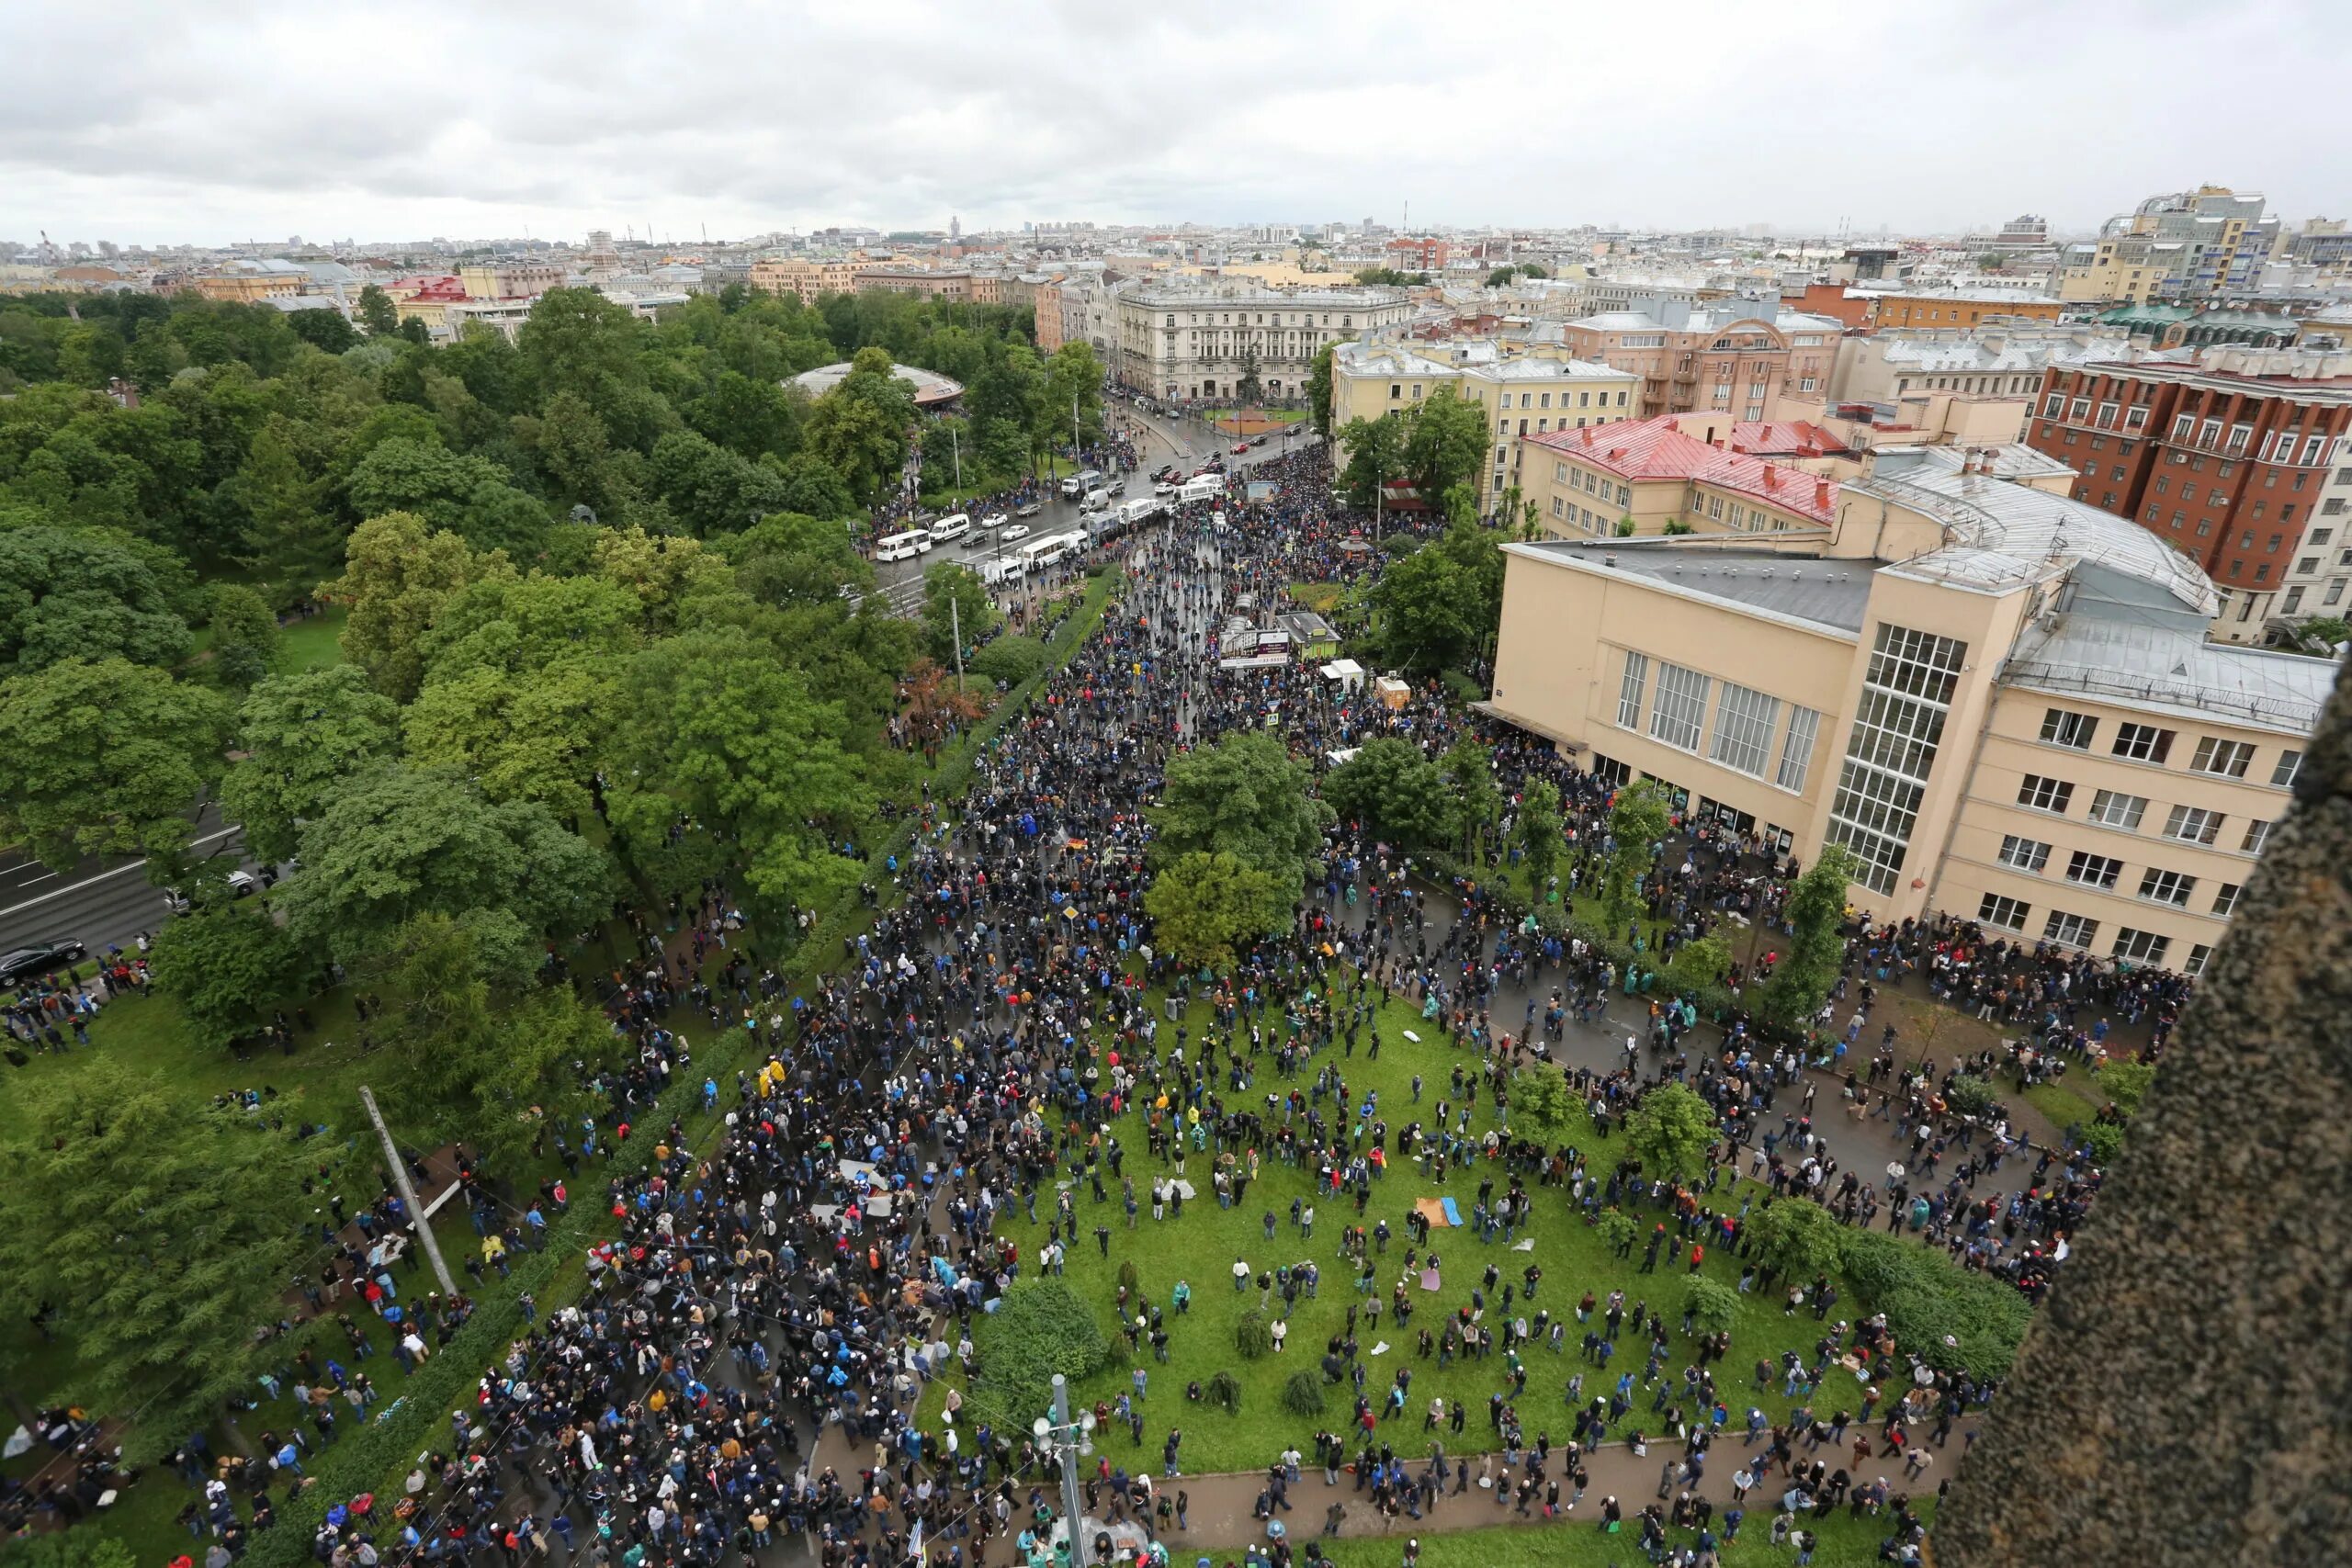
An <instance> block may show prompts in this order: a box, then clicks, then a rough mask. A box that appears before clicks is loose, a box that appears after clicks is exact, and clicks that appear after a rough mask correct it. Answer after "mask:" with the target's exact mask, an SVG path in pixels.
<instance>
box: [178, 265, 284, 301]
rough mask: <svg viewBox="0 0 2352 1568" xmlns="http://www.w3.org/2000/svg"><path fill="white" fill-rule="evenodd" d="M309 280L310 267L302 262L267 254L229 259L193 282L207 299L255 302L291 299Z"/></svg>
mask: <svg viewBox="0 0 2352 1568" xmlns="http://www.w3.org/2000/svg"><path fill="white" fill-rule="evenodd" d="M310 281H311V274H310V271H309V269H307V268H305V267H303V266H302V265H300V264H298V263H295V262H290V261H280V260H278V259H277V258H276V257H273V256H264V257H261V258H258V259H253V260H238V261H232V262H229V263H227V264H225V265H222V266H221V267H220V270H219V271H217V272H209V273H201V274H198V276H196V277H194V278H193V279H191V280H190V284H191V286H192V287H193V288H195V289H196V291H197V292H198V294H201V295H202V296H204V298H206V299H217V300H220V301H222V302H224V303H227V304H235V305H252V304H257V303H259V302H260V301H261V300H264V299H292V298H293V297H294V296H295V295H297V294H300V293H301V292H302V290H303V289H304V288H307V287H308V286H309V284H310Z"/></svg>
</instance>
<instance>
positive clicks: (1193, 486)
mask: <svg viewBox="0 0 2352 1568" xmlns="http://www.w3.org/2000/svg"><path fill="white" fill-rule="evenodd" d="M1224 493H1225V479H1224V476H1223V475H1220V474H1199V475H1195V476H1194V477H1193V478H1192V479H1186V480H1185V481H1184V483H1183V485H1182V488H1180V489H1179V490H1178V491H1176V499H1177V501H1178V502H1183V503H1190V502H1195V501H1215V500H1216V499H1217V497H1219V496H1221V495H1223V494H1224Z"/></svg>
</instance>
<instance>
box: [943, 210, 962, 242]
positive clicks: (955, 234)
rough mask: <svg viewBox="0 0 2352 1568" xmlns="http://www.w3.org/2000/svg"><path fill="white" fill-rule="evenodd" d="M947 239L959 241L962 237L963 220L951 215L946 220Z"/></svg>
mask: <svg viewBox="0 0 2352 1568" xmlns="http://www.w3.org/2000/svg"><path fill="white" fill-rule="evenodd" d="M947 237H948V238H949V239H950V240H960V239H962V238H963V237H964V220H962V219H961V218H958V217H956V216H955V215H954V214H952V213H951V214H949V216H948V219H947Z"/></svg>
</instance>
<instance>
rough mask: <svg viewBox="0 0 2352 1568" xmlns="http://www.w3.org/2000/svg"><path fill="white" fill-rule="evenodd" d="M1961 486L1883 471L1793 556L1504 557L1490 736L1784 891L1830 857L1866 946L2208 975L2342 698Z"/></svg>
mask: <svg viewBox="0 0 2352 1568" xmlns="http://www.w3.org/2000/svg"><path fill="white" fill-rule="evenodd" d="M1979 468H1980V465H1979V463H1978V461H1977V459H1976V457H1975V456H1974V455H1973V454H1971V453H1967V452H1963V451H1959V450H1953V449H1948V448H1931V447H1923V448H1913V449H1906V450H1903V451H1890V452H1881V453H1876V454H1872V455H1871V456H1870V457H1868V459H1867V460H1866V465H1865V471H1864V472H1862V473H1861V474H1860V476H1859V477H1857V478H1855V479H1851V480H1849V481H1848V482H1846V483H1845V484H1843V485H1841V486H1840V487H1838V490H1837V491H1836V494H1835V501H1834V505H1833V508H1832V510H1831V513H1830V515H1829V518H1828V520H1827V521H1826V523H1824V524H1823V525H1820V526H1818V527H1815V528H1812V529H1808V530H1791V531H1789V532H1788V533H1786V534H1785V535H1781V536H1764V535H1759V536H1750V537H1747V538H1743V539H1740V540H1738V541H1736V542H1732V541H1726V540H1724V539H1722V538H1720V537H1691V538H1672V539H1640V540H1623V541H1615V542H1610V541H1601V540H1595V541H1589V542H1585V541H1568V540H1561V541H1555V542H1546V543H1539V544H1516V545H1511V546H1509V547H1507V551H1508V554H1509V566H1508V571H1507V575H1506V578H1505V584H1504V598H1503V620H1502V633H1501V639H1500V646H1499V650H1498V657H1497V660H1496V670H1495V685H1494V694H1493V699H1492V703H1491V707H1492V709H1493V711H1494V712H1495V713H1497V714H1498V716H1501V717H1503V718H1505V719H1507V720H1509V721H1510V722H1512V723H1514V724H1517V725H1519V726H1520V727H1521V728H1525V729H1527V730H1529V731H1531V732H1532V733H1534V734H1537V735H1541V736H1544V737H1546V738H1548V739H1551V740H1553V741H1555V743H1557V744H1558V745H1559V746H1561V747H1562V749H1563V750H1566V752H1567V753H1568V754H1570V755H1572V756H1574V757H1575V758H1576V759H1577V761H1578V762H1579V763H1580V764H1581V765H1583V766H1585V767H1587V768H1589V769H1590V770H1592V771H1594V772H1597V773H1601V774H1603V775H1605V776H1607V777H1610V778H1614V779H1620V780H1623V779H1631V778H1634V777H1646V778H1654V779H1657V780H1659V781H1660V782H1662V783H1663V784H1666V785H1667V786H1668V789H1669V790H1670V792H1671V793H1672V795H1674V797H1675V799H1676V800H1677V801H1678V802H1679V803H1680V805H1681V806H1682V807H1683V808H1685V809H1687V810H1689V811H1692V812H1696V813H1701V814H1703V815H1704V816H1706V817H1708V818H1711V819H1713V820H1718V821H1721V822H1724V823H1725V824H1728V825H1730V826H1732V827H1734V828H1736V829H1740V830H1742V831H1751V832H1756V833H1758V834H1761V835H1763V836H1764V837H1765V838H1767V839H1768V840H1770V841H1771V842H1772V843H1773V844H1774V845H1776V846H1778V847H1779V848H1781V849H1783V850H1785V851H1789V852H1793V853H1794V854H1796V855H1797V856H1798V857H1799V858H1800V859H1801V860H1804V861H1808V862H1809V861H1811V860H1812V859H1813V858H1815V856H1816V855H1818V854H1819V853H1820V852H1821V848H1822V846H1823V845H1824V844H1825V843H1830V842H1835V843H1840V844H1844V845H1846V846H1848V847H1849V849H1851V850H1852V851H1853V852H1854V853H1855V855H1856V856H1857V857H1858V860H1859V863H1860V872H1859V874H1858V876H1857V878H1856V880H1855V882H1854V884H1853V885H1852V887H1851V889H1850V897H1852V900H1853V902H1854V903H1855V904H1856V905H1857V906H1858V907H1860V908H1863V909H1865V910H1867V911H1869V912H1870V914H1871V916H1872V917H1873V918H1876V919H1901V918H1903V917H1905V916H1912V915H1919V914H1924V913H1928V912H1931V911H1941V912H1945V913H1951V914H1955V915H1959V916H1962V917H1963V918H1967V919H1975V920H1977V921H1980V922H1981V923H1983V924H1984V925H1985V926H1986V927H1988V928H1991V929H1994V930H1996V931H2000V932H2002V933H2004V934H2007V935H2010V936H2012V937H2016V938H2018V939H2021V940H2023V941H2026V942H2052V943H2055V944H2058V945H2061V946H2064V947H2070V948H2076V949H2082V950H2085V951H2087V952H2090V953H2097V954H2098V955H2100V956H2102V957H2110V958H2113V959H2116V960H2119V961H2123V962H2129V963H2132V964H2162V965H2165V966H2168V967H2171V968H2175V969H2180V970H2185V971H2187V972H2189V973H2195V972H2196V971H2197V970H2198V969H2199V968H2201V967H2202V966H2203V964H2204V963H2205V960H2206V957H2207V956H2208V955H2209V954H2210V953H2211V951H2212V947H2213V944H2214V943H2215V942H2218V941H2219V940H2220V938H2221V934H2222V931H2223V930H2224V929H2225V927H2226V925H2227V922H2228V919H2229V916H2230V914H2231V911H2232V910H2233V908H2235V906H2236V903H2237V900H2238V897H2239V895H2240V892H2241V890H2242V889H2243V888H2244V886H2245V883H2246V880H2247V878H2248V875H2249V874H2250V873H2251V872H2252V870H2253V867H2254V862H2255V858H2256V855H2258V854H2259V853H2260V852H2261V849H2262V846H2263V844H2264V842H2265V840H2267V836H2268V834H2269V832H2270V829H2271V827H2272V825H2273V824H2274V823H2276V822H2277V821H2278V818H2280V817H2282V816H2284V815H2285V813H2286V811H2287V810H2288V808H2289V805H2290V794H2289V791H2290V785H2291V784H2293V782H2294V779H2295V777H2296V773H2297V770H2298V769H2299V767H2300V766H2301V760H2302V750H2303V745H2304V740H2305V738H2306V737H2307V736H2308V735H2309V734H2310V732H2311V730H2312V727H2313V726H2314V725H2315V723H2316V722H2317V719H2318V716H2319V712H2320V709H2321V706H2322V705H2323V704H2324V702H2325V701H2326V698H2327V695H2328V693H2329V690H2330V689H2331V687H2332V686H2333V685H2334V682H2335V673H2336V671H2335V665H2334V664H2333V663H2332V662H2330V661H2327V660H2312V659H2304V658H2300V657H2297V656H2294V655H2288V654H2279V653H2270V652H2264V651H2259V650H2256V649H2245V648H2237V647H2230V646H2226V645H2222V644H2216V643H2212V642H2209V641H2208V640H2207V639H2206V637H2205V626H2206V622H2207V620H2208V619H2209V618H2210V617H2211V615H2212V613H2213V610H2214V607H2215V605H2216V604H2218V602H2219V595H2218V593H2217V592H2216V591H2215V589H2214V587H2213V584H2212V583H2211V581H2209V580H2208V579H2207V578H2206V577H2205V575H2204V574H2203V573H2202V572H2200V571H2199V570H2198V569H2197V568H2196V567H2195V566H2194V565H2192V564H2191V563H2190V562H2189V561H2188V559H2187V558H2185V557H2183V556H2181V555H2179V554H2178V553H2177V552H2176V551H2174V550H2173V549H2172V548H2170V547H2168V546H2166V545H2165V544H2164V543H2163V542H2162V541H2161V540H2159V539H2157V538H2156V537H2155V536H2153V535H2151V534H2149V533H2148V532H2147V531H2146V530H2144V529H2142V528H2139V527H2137V526H2136V525H2132V524H2131V523H2129V522H2126V521H2124V520H2123V519H2120V518H2117V517H2114V516H2112V515H2110V514H2109V513H2104V512H2100V511H2098V510H2097V509H2096V508H2093V507H2090V506H2086V505H2083V504H2082V503H2080V502H2075V501H2072V500H2070V499H2068V498H2066V497H2064V496H2061V495H2052V494H2051V493H2049V492H2047V491H2042V490H2039V489H2035V488H2032V487H2030V486H2027V485H2020V484H2014V483H2010V482H2007V481H2006V480H2004V479H2000V478H1998V477H1997V476H1992V475H1987V474H1985V473H1983V472H1981V471H1979Z"/></svg>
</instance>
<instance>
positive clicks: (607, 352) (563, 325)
mask: <svg viewBox="0 0 2352 1568" xmlns="http://www.w3.org/2000/svg"><path fill="white" fill-rule="evenodd" d="M643 325H644V324H643V323H642V322H640V321H638V319H637V317H636V316H635V315H634V314H633V313H632V312H631V311H630V310H629V309H628V306H626V305H620V304H616V303H615V302H614V301H612V300H610V299H605V297H604V295H603V294H601V293H599V292H598V291H596V290H595V289H594V288H550V289H548V291H547V292H546V293H544V294H542V295H540V296H539V298H538V301H537V303H536V304H534V305H533V306H532V307H531V314H530V317H529V319H528V320H526V321H524V323H523V330H522V331H521V332H520V333H516V334H515V347H516V348H517V349H518V350H520V352H521V356H522V370H523V373H524V376H525V378H526V380H527V381H528V382H529V383H530V384H531V385H533V386H536V387H537V389H539V394H540V397H541V399H542V400H546V399H550V398H553V397H555V396H556V395H557V394H559V393H561V392H577V393H580V394H582V395H583V396H585V397H587V398H589V399H590V400H592V401H604V400H609V399H610V398H611V396H612V394H613V390H614V389H615V388H616V387H617V386H619V385H622V384H624V383H627V382H628V381H631V380H633V379H634V378H636V377H637V376H638V374H639V370H638V366H637V350H638V346H639V342H640V340H641V337H642V329H643Z"/></svg>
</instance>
